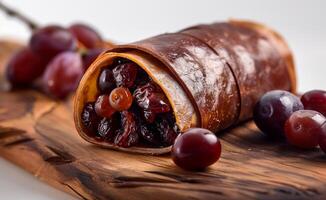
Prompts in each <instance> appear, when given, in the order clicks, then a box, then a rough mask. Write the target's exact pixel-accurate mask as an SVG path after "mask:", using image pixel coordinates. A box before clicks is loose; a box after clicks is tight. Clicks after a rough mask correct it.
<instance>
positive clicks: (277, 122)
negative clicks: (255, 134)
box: [253, 90, 303, 138]
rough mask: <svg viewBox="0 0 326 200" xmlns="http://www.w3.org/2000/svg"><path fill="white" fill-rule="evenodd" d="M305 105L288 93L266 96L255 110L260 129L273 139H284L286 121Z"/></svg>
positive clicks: (268, 94) (270, 93)
mask: <svg viewBox="0 0 326 200" xmlns="http://www.w3.org/2000/svg"><path fill="white" fill-rule="evenodd" d="M302 109H303V105H302V103H301V101H300V99H299V98H298V97H296V96H295V95H293V94H291V93H290V92H287V91H282V90H273V91H270V92H267V93H266V94H264V95H263V96H262V97H261V99H260V100H259V101H258V102H257V104H256V105H255V108H254V112H253V114H254V115H253V116H254V121H255V123H256V125H257V126H258V128H259V129H260V130H261V131H262V132H263V133H265V134H266V135H268V136H270V137H272V138H284V124H285V121H286V120H287V119H288V118H289V117H290V115H292V113H293V112H295V111H297V110H302Z"/></svg>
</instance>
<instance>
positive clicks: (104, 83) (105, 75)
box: [97, 69, 116, 94]
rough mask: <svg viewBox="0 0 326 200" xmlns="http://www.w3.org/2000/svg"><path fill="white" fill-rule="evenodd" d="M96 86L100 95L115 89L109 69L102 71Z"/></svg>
mask: <svg viewBox="0 0 326 200" xmlns="http://www.w3.org/2000/svg"><path fill="white" fill-rule="evenodd" d="M97 85H98V88H99V90H100V92H102V93H107V94H109V93H110V92H111V91H112V90H113V89H114V88H115V86H116V85H115V80H114V77H113V72H112V70H111V69H103V70H102V72H101V74H100V76H99V78H98V80H97Z"/></svg>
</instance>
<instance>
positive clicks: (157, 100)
mask: <svg viewBox="0 0 326 200" xmlns="http://www.w3.org/2000/svg"><path fill="white" fill-rule="evenodd" d="M134 98H135V101H136V103H137V105H138V106H139V107H140V108H142V109H143V110H144V116H145V119H146V120H148V122H152V121H153V119H155V114H158V113H166V112H169V111H170V110H171V107H170V104H169V102H168V100H167V98H166V97H165V95H164V94H163V92H162V90H161V89H160V88H159V87H158V86H156V85H155V84H154V83H152V82H150V83H147V84H146V85H143V86H139V87H138V88H137V89H136V90H135V91H134Z"/></svg>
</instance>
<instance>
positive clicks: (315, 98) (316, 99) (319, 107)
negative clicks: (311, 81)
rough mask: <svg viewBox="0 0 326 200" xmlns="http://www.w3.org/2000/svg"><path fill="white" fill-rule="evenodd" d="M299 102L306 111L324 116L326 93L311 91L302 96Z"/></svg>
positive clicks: (325, 111) (325, 112) (325, 113)
mask: <svg viewBox="0 0 326 200" xmlns="http://www.w3.org/2000/svg"><path fill="white" fill-rule="evenodd" d="M301 101H302V103H303V105H304V108H305V109H307V110H315V111H318V112H320V113H321V114H323V115H324V116H326V91H324V90H312V91H309V92H306V93H304V94H303V95H302V97H301Z"/></svg>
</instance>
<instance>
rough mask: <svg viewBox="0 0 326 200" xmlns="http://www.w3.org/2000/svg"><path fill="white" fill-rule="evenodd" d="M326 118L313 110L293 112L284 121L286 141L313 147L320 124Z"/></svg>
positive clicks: (316, 143)
mask: <svg viewBox="0 0 326 200" xmlns="http://www.w3.org/2000/svg"><path fill="white" fill-rule="evenodd" d="M325 122H326V118H325V117H324V116H323V115H322V114H320V113H319V112H316V111H313V110H299V111H296V112H294V113H293V114H292V115H291V116H290V118H289V119H288V120H287V121H286V123H285V127H284V131H285V135H286V138H287V141H288V142H289V143H290V144H292V145H294V146H297V147H301V148H314V147H316V146H317V145H318V139H319V135H320V134H321V132H322V129H321V126H322V124H323V123H325Z"/></svg>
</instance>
